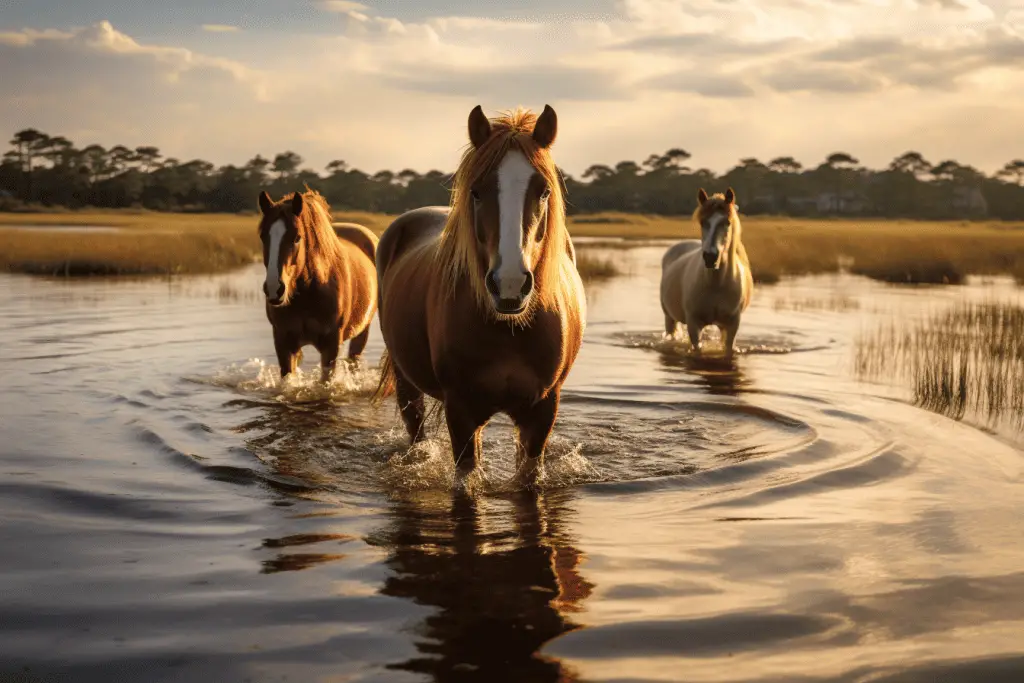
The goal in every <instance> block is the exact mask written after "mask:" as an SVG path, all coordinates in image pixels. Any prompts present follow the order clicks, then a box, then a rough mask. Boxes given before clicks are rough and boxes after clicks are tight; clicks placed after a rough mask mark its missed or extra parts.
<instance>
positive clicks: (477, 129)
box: [469, 104, 491, 148]
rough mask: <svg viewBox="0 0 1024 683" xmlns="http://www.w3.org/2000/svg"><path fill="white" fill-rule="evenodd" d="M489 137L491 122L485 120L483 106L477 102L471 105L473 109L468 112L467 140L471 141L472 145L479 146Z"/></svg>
mask: <svg viewBox="0 0 1024 683" xmlns="http://www.w3.org/2000/svg"><path fill="white" fill-rule="evenodd" d="M490 137H491V122H490V121H488V120H487V115H486V114H484V109H483V107H481V106H480V105H479V104H478V105H476V106H475V107H473V111H471V112H469V141H470V142H472V143H473V146H474V147H477V148H479V147H480V145H482V144H484V143H485V142H487V140H488V139H489V138H490Z"/></svg>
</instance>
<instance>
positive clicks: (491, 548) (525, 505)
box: [367, 492, 593, 682]
mask: <svg viewBox="0 0 1024 683" xmlns="http://www.w3.org/2000/svg"><path fill="white" fill-rule="evenodd" d="M569 500H570V496H569V494H568V493H565V492H563V493H558V494H555V495H553V496H545V494H543V493H535V492H529V493H527V492H523V493H517V494H514V495H512V496H509V497H506V498H501V499H493V498H491V499H479V500H477V499H475V498H472V497H470V496H468V495H466V494H456V496H455V499H454V501H453V500H452V497H451V495H450V494H444V495H440V494H433V495H417V496H412V495H407V496H404V497H403V498H402V499H401V500H399V501H398V502H397V503H396V504H395V507H394V508H393V510H392V513H393V516H394V520H393V522H392V523H391V524H390V525H389V526H388V527H386V528H385V529H383V530H382V531H381V532H380V533H379V534H376V535H374V537H373V538H369V539H367V541H368V542H369V543H371V544H374V545H378V546H382V547H385V548H387V549H388V550H389V551H390V557H389V558H388V560H387V562H386V564H387V565H388V567H390V568H391V570H392V571H393V574H392V575H391V576H390V577H388V578H387V579H386V580H385V582H384V586H383V588H382V590H381V592H382V593H383V594H385V595H390V596H394V597H400V598H406V599H409V600H412V601H414V602H416V603H417V604H420V605H429V606H433V607H436V608H437V610H438V611H437V613H436V614H434V615H433V616H431V617H428V618H427V619H426V621H425V622H424V624H423V625H422V627H421V630H420V632H421V633H422V635H423V636H424V637H425V638H424V639H423V640H421V641H419V642H417V647H418V649H419V650H420V653H421V655H422V656H420V657H417V658H414V659H411V660H409V661H406V662H402V663H398V664H392V665H390V666H389V668H392V669H398V670H403V671H411V672H416V673H424V674H428V675H430V676H432V677H433V679H434V680H436V681H468V680H474V681H476V680H479V681H534V682H543V681H572V680H576V677H575V676H574V675H573V673H572V672H571V671H569V670H567V669H566V668H565V667H564V666H562V665H561V664H560V663H559V662H558V661H555V660H551V659H547V658H544V657H541V656H539V655H538V650H539V649H540V648H541V647H542V646H543V645H544V644H545V643H546V642H547V641H549V640H551V639H552V638H554V637H556V636H558V635H560V634H562V633H565V632H568V631H571V630H574V629H576V628H578V626H577V625H576V624H574V623H572V622H571V621H570V620H569V619H568V618H567V614H568V613H569V612H572V611H575V610H577V609H578V607H579V603H580V602H581V601H582V600H584V599H585V598H586V597H587V596H588V595H589V594H590V591H591V589H592V588H593V586H592V585H591V584H589V583H587V581H586V580H585V579H584V578H583V577H582V576H581V575H580V572H579V565H580V562H581V560H582V557H583V556H582V553H580V551H579V550H577V549H576V548H574V547H573V545H572V543H571V542H570V539H569V538H568V537H567V536H566V534H565V531H564V529H563V528H562V524H563V523H564V516H565V514H566V513H567V512H568V508H567V504H568V502H569Z"/></svg>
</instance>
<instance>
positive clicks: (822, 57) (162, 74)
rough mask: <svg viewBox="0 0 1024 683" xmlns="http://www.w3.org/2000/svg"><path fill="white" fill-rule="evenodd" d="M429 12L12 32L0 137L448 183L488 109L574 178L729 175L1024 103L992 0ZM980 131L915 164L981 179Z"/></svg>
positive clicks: (886, 140)
mask: <svg viewBox="0 0 1024 683" xmlns="http://www.w3.org/2000/svg"><path fill="white" fill-rule="evenodd" d="M424 1H425V2H426V5H417V9H415V12H416V13H417V14H416V17H415V18H410V15H409V14H408V13H409V12H413V11H414V10H413V9H408V6H406V5H403V6H402V7H403V8H407V9H402V10H401V11H402V12H406V14H400V15H399V16H386V13H385V12H384V11H383V9H380V10H379V11H378V9H375V8H384V7H387V6H389V4H385V3H384V2H383V1H381V2H376V3H371V2H369V1H367V2H366V3H365V4H364V3H356V2H349V1H347V0H334V1H330V2H318V1H316V0H307V5H306V6H307V9H310V10H312V16H315V17H316V18H317V21H318V22H319V26H320V30H319V33H316V32H312V33H311V32H305V31H303V32H300V31H298V30H292V31H290V30H288V29H287V28H286V27H284V26H280V27H277V28H276V29H275V33H274V41H275V42H274V44H275V49H274V51H273V54H268V53H267V49H266V45H267V43H266V36H264V35H259V31H256V30H247V31H239V32H238V34H237V36H233V37H232V39H231V40H222V39H219V38H218V37H217V36H213V35H200V36H199V37H198V38H197V37H195V36H193V37H192V39H191V41H192V42H191V47H192V49H185V48H183V47H179V46H176V45H175V44H174V41H173V39H168V44H164V45H159V44H150V43H146V42H144V41H140V40H137V39H135V38H133V37H132V36H129V35H127V34H126V33H124V32H123V31H119V30H118V29H116V28H114V26H113V25H112V24H111V23H110V22H99V23H97V24H95V25H93V26H89V27H85V28H75V29H67V28H66V27H57V28H55V29H54V28H51V29H47V30H23V31H15V32H6V33H0V125H2V126H6V127H7V128H8V130H9V131H13V130H16V129H18V128H20V127H25V126H34V127H37V128H41V129H43V130H46V131H48V132H52V133H61V134H65V135H68V136H69V137H71V138H72V139H73V140H74V141H75V142H77V143H80V144H88V143H89V142H94V141H96V142H100V143H101V144H105V145H111V144H115V143H124V144H130V145H140V144H156V145H158V146H160V147H161V148H162V149H165V150H166V151H167V152H168V153H169V154H173V156H175V157H178V158H189V157H203V158H208V159H210V160H211V161H214V162H216V163H225V162H228V161H231V162H234V163H241V162H244V161H245V159H247V158H249V157H251V156H252V155H254V154H256V153H261V154H263V155H264V156H268V155H272V154H274V153H276V152H280V151H283V150H285V149H294V150H295V151H297V152H299V153H300V154H301V155H302V156H304V157H306V158H307V159H308V160H309V164H310V165H311V166H313V167H317V168H319V167H322V165H323V164H324V163H326V161H328V160H330V159H332V158H339V157H340V158H343V159H345V160H346V161H348V162H349V163H350V164H353V165H355V166H357V167H360V168H363V169H364V170H367V171H374V170H379V169H380V168H400V167H401V168H404V167H412V168H417V169H423V170H426V169H428V168H439V169H442V170H446V171H450V170H452V168H453V166H454V164H455V162H456V160H457V158H458V151H459V150H460V149H461V147H462V146H463V145H464V144H465V142H466V140H465V135H466V134H465V120H466V116H467V115H468V112H469V110H470V109H471V108H472V107H473V106H474V105H476V104H478V103H479V104H482V105H483V106H484V108H485V110H486V111H489V112H492V111H497V110H502V109H508V108H511V107H514V106H516V105H518V104H522V105H526V106H530V107H532V108H534V109H538V108H540V107H541V106H542V105H543V104H545V103H548V104H551V105H552V106H554V107H555V108H556V109H557V110H558V113H559V120H560V124H561V126H562V131H561V133H560V136H559V143H558V151H557V154H558V159H559V163H560V164H562V165H563V166H564V167H565V168H566V169H568V170H569V171H570V172H571V173H579V172H580V171H582V168H585V167H586V166H587V165H590V164H591V163H596V162H599V161H605V162H609V163H615V162H617V161H620V160H622V159H626V158H633V159H637V160H640V159H643V158H645V157H646V156H647V155H648V154H650V153H652V152H658V151H663V150H665V149H668V148H670V147H674V146H682V147H684V148H686V149H688V150H689V151H691V152H693V153H694V155H695V160H694V163H695V164H696V165H698V166H707V167H710V168H716V169H720V170H724V169H725V168H728V167H730V166H732V165H734V164H735V163H736V160H737V159H739V158H740V157H743V156H751V155H754V156H759V157H768V158H770V157H772V156H781V155H790V154H792V155H795V156H797V157H798V158H801V160H805V159H807V157H808V156H810V157H815V156H819V157H820V156H821V155H823V154H825V153H827V152H828V151H832V150H830V149H827V148H830V147H835V148H839V147H843V148H849V149H850V151H851V152H853V153H855V154H856V155H857V156H859V157H860V158H862V159H864V160H865V162H866V163H868V161H869V160H870V159H871V158H872V154H877V156H879V157H884V158H881V159H880V161H884V162H885V163H887V162H888V160H889V159H891V157H892V156H894V155H895V153H897V152H899V151H901V150H896V151H892V150H888V151H885V152H884V153H883V152H873V151H872V150H880V149H882V146H884V145H889V144H896V145H897V146H900V147H902V146H905V140H904V138H905V137H906V136H913V135H922V134H923V133H922V132H921V131H922V130H930V129H929V128H928V126H929V125H941V126H948V125H949V122H950V121H954V120H957V116H958V112H969V111H981V110H987V109H986V108H991V109H992V110H994V111H1000V112H1004V113H1002V114H1000V115H999V116H998V117H995V118H994V119H993V121H996V122H998V125H1000V126H1002V125H1003V124H1004V123H1005V122H1006V121H1008V120H1009V117H1008V116H1007V115H1005V111H1012V110H1013V109H1014V107H1017V108H1018V110H1019V108H1020V107H1022V106H1024V73H1022V70H1021V68H1020V67H1019V66H1018V65H1019V64H1021V63H1024V22H1022V21H1021V16H1020V12H1021V10H1012V11H1007V12H1003V13H1002V15H1001V16H999V17H995V16H994V15H993V13H992V12H991V10H990V9H988V8H987V7H986V6H985V5H983V4H982V3H979V2H978V1H977V0H955V1H953V0H619V2H618V4H617V5H615V6H614V8H613V9H614V11H608V12H604V10H605V9H607V8H606V7H604V6H602V12H603V14H602V15H601V16H593V15H582V16H573V17H568V16H566V17H563V16H561V14H566V13H567V8H569V7H571V5H569V4H567V3H566V2H561V1H560V0H559V1H557V2H555V1H548V2H540V1H537V2H534V1H533V0H528V2H527V4H526V5H523V6H516V7H514V6H513V5H512V4H511V2H510V0H509V2H507V3H488V4H487V5H486V6H485V5H484V4H472V3H469V2H463V1H462V0H459V2H456V3H455V4H454V5H451V6H453V7H462V8H467V9H466V10H465V14H464V15H456V16H431V15H429V11H428V10H429V8H431V7H432V8H435V9H437V8H444V7H447V6H448V5H446V4H445V2H442V1H441V0H424ZM449 4H450V3H449ZM542 5H543V6H544V7H547V9H546V10H545V11H546V12H547V15H544V14H540V15H537V16H533V15H532V14H531V12H532V10H533V9H534V8H539V7H541V6H542ZM548 5H550V7H548ZM396 7H397V6H396ZM524 7H525V9H524ZM609 7H611V6H610V5H609ZM424 8H427V9H424ZM468 8H471V9H468ZM488 8H489V9H488ZM398 11H399V9H396V10H395V12H398ZM538 11H540V10H538ZM1014 11H1016V12H1017V14H1014ZM553 12H554V13H555V14H558V13H561V14H559V16H557V17H555V18H552V17H553V16H554V14H552V13H553ZM513 15H515V16H514V18H512V19H511V20H509V19H508V17H513ZM538 16H547V18H546V19H543V20H541V19H539V18H538ZM400 17H401V18H400ZM255 25H256V24H255V20H254V26H255ZM209 26H219V25H207V26H204V27H203V28H204V32H205V33H209V32H210V30H211V29H210V28H209ZM246 27H247V28H248V27H249V24H246ZM213 30H214V32H216V30H217V29H213ZM226 51H230V52H226ZM226 54H230V56H231V58H230V59H229V58H227V57H226V56H222V55H226ZM41 73H44V74H46V75H47V78H45V79H43V78H40V77H39V74H41ZM922 92H926V93H927V97H922V96H921V93H922ZM867 93H870V94H871V97H864V95H865V94H867ZM940 114H941V116H940ZM864 121H872V125H871V126H865V125H864ZM988 125H989V124H988V123H987V124H986V126H985V127H986V128H987V127H988ZM1007 125H1008V124H1007ZM811 126H814V127H816V128H811V129H817V130H821V131H822V133H821V134H820V135H808V134H807V131H808V129H809V127H811ZM974 128H981V127H977V126H973V127H964V126H960V128H958V129H957V131H956V134H955V135H952V134H949V133H948V129H947V128H944V129H943V130H945V131H947V133H946V137H947V138H948V140H949V142H948V143H946V142H943V140H944V138H942V137H941V136H938V135H937V134H936V135H932V134H931V133H929V135H930V137H928V138H927V139H928V140H931V141H932V144H933V146H934V148H933V151H929V150H924V149H922V152H925V151H927V152H928V154H929V156H932V157H939V156H941V157H954V158H955V157H957V156H958V155H959V156H960V157H963V160H964V161H965V162H969V163H973V164H975V165H976V166H979V167H983V166H984V164H985V163H986V161H985V159H978V158H974V157H972V155H973V154H974V153H975V151H976V150H982V151H983V153H984V154H985V155H988V156H993V155H995V154H996V153H997V152H998V153H1001V150H998V149H996V147H995V146H994V145H993V144H992V140H993V139H994V136H995V135H996V134H997V132H999V131H1001V133H1000V134H1002V135H1004V136H1005V137H1006V138H1007V139H1012V138H1013V136H1014V135H1016V132H1015V130H1016V129H1013V128H1005V129H1003V128H999V129H998V131H996V132H993V130H986V131H984V136H987V137H984V141H983V140H982V137H983V134H982V133H983V132H982V131H980V130H977V131H976V130H974ZM692 131H699V135H696V134H694V133H693V132H692ZM901 136H903V137H901ZM908 139H913V138H908ZM972 141H974V142H977V143H978V144H977V145H974V146H972ZM957 145H960V147H957ZM819 147H820V148H821V149H819ZM606 155H607V157H608V158H604V157H605V156H606ZM988 156H986V158H988ZM1003 162H1005V160H1002V162H1000V163H1003ZM992 163H995V160H994V159H993V161H992Z"/></svg>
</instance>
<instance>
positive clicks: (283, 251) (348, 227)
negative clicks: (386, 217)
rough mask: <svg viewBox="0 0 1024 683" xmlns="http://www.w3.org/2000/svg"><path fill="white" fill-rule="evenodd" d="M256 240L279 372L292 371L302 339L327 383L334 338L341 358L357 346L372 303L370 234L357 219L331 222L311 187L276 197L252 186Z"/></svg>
mask: <svg viewBox="0 0 1024 683" xmlns="http://www.w3.org/2000/svg"><path fill="white" fill-rule="evenodd" d="M259 206H260V212H261V213H262V217H261V218H260V227H259V232H260V240H261V241H262V242H263V263H264V265H266V267H267V279H266V282H264V283H263V293H264V294H265V295H266V299H267V319H268V320H270V325H271V327H273V330H274V349H275V350H276V351H277V361H278V363H280V365H281V377H282V379H283V378H284V377H285V376H287V375H288V374H289V373H291V372H294V371H295V368H296V366H297V365H298V360H299V357H300V356H299V354H300V351H301V349H302V347H303V346H306V345H307V344H311V345H313V346H314V347H316V350H317V351H319V352H320V367H321V375H320V376H321V379H322V380H323V381H325V382H329V381H330V380H331V379H332V377H333V376H334V364H335V361H336V360H337V358H338V351H339V347H340V346H341V344H342V343H343V342H344V341H345V340H347V339H351V340H352V343H351V344H349V347H348V357H349V359H353V360H354V359H356V358H358V357H359V355H360V354H361V353H362V352H363V348H364V347H365V346H366V340H367V338H368V337H369V335H370V322H371V321H372V320H373V314H374V312H375V311H376V310H377V272H376V269H375V263H374V262H375V260H376V251H377V236H376V235H374V234H373V233H372V232H370V231H369V230H367V229H366V228H364V227H363V226H361V225H356V224H354V223H342V224H340V225H338V226H336V227H332V226H331V214H330V207H328V205H327V201H326V200H325V199H324V198H323V197H322V196H320V194H318V193H317V192H315V191H313V190H307V191H306V192H305V194H303V193H299V192H295V193H294V194H292V195H291V196H289V197H285V198H284V199H282V200H281V201H279V202H274V201H273V200H271V199H270V195H268V194H267V193H266V191H262V192H260V197H259Z"/></svg>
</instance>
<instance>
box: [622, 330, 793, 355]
mask: <svg viewBox="0 0 1024 683" xmlns="http://www.w3.org/2000/svg"><path fill="white" fill-rule="evenodd" d="M611 336H612V338H613V339H615V340H616V341H618V342H619V343H620V344H621V345H622V346H625V347H626V348H632V349H648V350H651V351H657V352H659V353H662V354H665V355H668V356H676V357H691V356H696V355H697V354H696V352H695V350H694V348H693V347H692V346H691V345H690V340H689V339H688V338H686V335H685V334H679V333H677V334H676V335H674V336H671V337H670V336H668V335H666V334H665V333H664V332H619V333H617V334H613V335H611ZM700 340H701V354H702V355H704V356H707V355H722V354H723V352H724V348H723V346H722V335H721V333H720V332H719V330H718V328H717V327H714V326H710V327H705V328H704V330H702V331H701V335H700ZM733 350H734V353H735V354H736V355H752V354H781V353H792V352H793V351H796V350H798V349H797V346H796V345H794V344H792V343H789V342H788V341H787V340H785V339H782V338H763V339H757V338H754V339H750V338H747V339H745V340H743V341H742V342H741V341H737V342H736V345H735V347H734V349H733Z"/></svg>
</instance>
